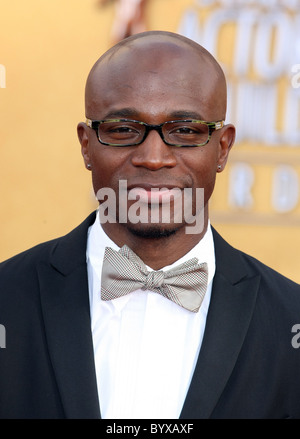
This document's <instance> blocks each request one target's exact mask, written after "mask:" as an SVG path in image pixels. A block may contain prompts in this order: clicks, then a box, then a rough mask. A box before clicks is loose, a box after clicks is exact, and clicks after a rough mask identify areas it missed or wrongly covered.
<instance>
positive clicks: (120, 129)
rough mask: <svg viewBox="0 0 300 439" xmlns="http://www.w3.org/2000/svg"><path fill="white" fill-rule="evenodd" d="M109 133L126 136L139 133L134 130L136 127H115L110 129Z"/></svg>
mask: <svg viewBox="0 0 300 439" xmlns="http://www.w3.org/2000/svg"><path fill="white" fill-rule="evenodd" d="M109 132H111V133H120V134H122V133H124V134H131V133H133V134H136V133H138V131H137V130H136V129H135V128H134V127H130V126H126V125H121V126H114V127H111V128H110V129H109Z"/></svg>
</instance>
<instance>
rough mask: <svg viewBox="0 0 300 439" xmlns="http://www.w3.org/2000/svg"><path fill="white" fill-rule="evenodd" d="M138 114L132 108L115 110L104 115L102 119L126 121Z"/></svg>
mask: <svg viewBox="0 0 300 439" xmlns="http://www.w3.org/2000/svg"><path fill="white" fill-rule="evenodd" d="M137 114H138V111H137V110H135V109H134V108H120V109H118V110H117V109H116V110H112V111H110V112H109V113H107V114H106V115H105V117H104V118H103V119H123V118H124V119H128V118H131V119H132V118H134V117H136V116H137Z"/></svg>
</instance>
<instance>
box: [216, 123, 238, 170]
mask: <svg viewBox="0 0 300 439" xmlns="http://www.w3.org/2000/svg"><path fill="white" fill-rule="evenodd" d="M234 141H235V127H234V125H232V124H227V125H225V126H224V127H223V128H222V133H221V136H220V140H219V145H220V149H219V157H218V163H217V165H218V172H221V171H223V169H224V168H225V166H226V163H227V159H228V156H229V152H230V150H231V148H232V146H233V144H234Z"/></svg>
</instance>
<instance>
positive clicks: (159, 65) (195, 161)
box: [79, 43, 225, 236]
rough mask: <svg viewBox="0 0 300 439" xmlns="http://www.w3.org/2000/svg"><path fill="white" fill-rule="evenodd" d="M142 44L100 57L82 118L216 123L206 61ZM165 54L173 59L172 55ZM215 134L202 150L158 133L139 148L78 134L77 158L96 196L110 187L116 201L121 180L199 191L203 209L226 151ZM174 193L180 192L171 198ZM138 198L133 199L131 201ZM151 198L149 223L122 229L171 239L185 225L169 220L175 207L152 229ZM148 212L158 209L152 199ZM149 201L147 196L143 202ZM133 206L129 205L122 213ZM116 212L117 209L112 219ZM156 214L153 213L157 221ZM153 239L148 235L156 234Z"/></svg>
mask: <svg viewBox="0 0 300 439" xmlns="http://www.w3.org/2000/svg"><path fill="white" fill-rule="evenodd" d="M142 46H143V43H141V44H140V46H139V48H138V49H135V48H131V50H130V51H129V50H128V49H127V48H126V47H123V48H121V49H119V51H118V52H117V53H116V54H114V55H113V57H112V58H110V59H107V58H106V59H104V61H103V62H102V64H101V66H99V67H98V71H97V73H96V74H95V75H94V76H95V77H94V79H93V82H94V83H93V85H92V87H91V90H92V91H93V92H92V93H91V96H90V98H89V103H88V105H87V117H88V118H90V119H93V120H101V119H112V118H113V119H115V118H126V119H134V120H137V121H143V122H146V123H148V124H161V123H163V122H166V121H170V120H174V119H175V120H176V119H199V120H206V121H217V120H220V119H222V117H223V116H224V114H222V111H223V110H222V108H221V107H220V105H219V104H218V103H217V95H218V90H216V89H215V84H216V79H215V78H214V77H213V76H212V75H211V74H210V73H209V66H208V64H207V63H206V62H203V65H202V64H201V58H200V57H199V55H198V54H197V52H195V51H194V50H193V49H191V48H187V46H184V49H183V48H181V47H178V46H176V45H174V44H172V43H169V44H168V45H164V46H163V48H161V47H159V48H158V47H156V46H153V45H151V44H150V45H148V44H147V43H144V47H142ZM170 53H171V54H172V56H171V57H170V56H169V55H170ZM221 132H222V130H220V131H217V132H214V133H213V135H212V138H211V140H210V141H209V143H208V144H206V145H205V146H200V147H182V148H178V147H175V146H168V145H166V144H165V143H164V142H163V141H162V139H161V138H160V136H159V134H158V133H157V132H156V131H150V133H149V134H148V137H147V138H146V139H145V141H144V142H143V143H142V144H140V145H137V146H126V147H117V146H107V145H103V144H101V143H99V141H98V139H97V135H96V133H95V131H93V130H92V129H90V128H86V129H85V130H84V131H83V128H82V126H81V128H79V137H80V139H81V144H82V150H83V156H84V158H85V161H86V163H90V164H91V166H92V180H93V186H94V191H95V193H96V194H97V192H98V191H99V189H101V188H112V189H113V190H114V191H115V193H116V194H117V200H118V201H119V202H120V203H122V202H123V201H124V199H123V198H124V194H123V195H122V196H120V200H119V182H120V180H123V181H126V183H127V188H128V190H132V189H137V188H142V189H143V190H144V193H145V191H146V192H148V193H149V192H151V191H152V192H153V189H155V190H156V191H157V190H160V189H161V188H167V189H174V188H176V190H177V191H178V190H180V191H181V193H183V192H184V190H185V189H187V188H191V189H192V193H193V197H194V209H195V193H196V188H203V189H204V204H205V207H204V211H205V215H207V203H208V200H209V198H210V196H211V194H212V192H213V188H214V185H215V178H216V170H217V166H218V164H220V163H221V161H222V155H224V154H225V153H224V151H223V149H224V148H223V149H222V147H221V145H220V141H219V139H220V133H221ZM177 193H178V192H177ZM137 199H138V198H137ZM150 201H151V198H150V197H149V199H148V208H149V210H148V211H149V216H148V224H145V223H137V224H134V223H132V222H131V221H130V215H128V217H129V220H128V222H127V224H122V227H127V228H128V229H129V230H131V231H132V232H134V233H136V234H139V233H141V234H146V235H147V233H149V234H150V236H151V234H153V233H154V235H155V233H158V234H159V233H167V234H168V233H173V232H174V231H175V230H177V229H178V228H179V229H180V228H181V227H183V226H185V223H184V214H183V215H181V216H182V223H177V220H176V222H175V220H174V212H173V210H174V209H173V207H174V206H173V203H172V202H171V204H170V207H171V217H170V221H169V222H168V223H163V222H162V220H161V219H160V221H159V222H158V223H157V222H156V223H155V224H153V223H151V212H152V214H153V212H154V211H153V210H152V211H151V209H150ZM154 201H155V203H154V204H153V203H152V205H151V207H152V209H153V208H154V210H155V209H158V210H161V209H162V204H161V203H160V199H159V198H158V199H157V198H156V199H155V200H154ZM144 202H145V203H147V197H146V199H144ZM133 203H136V201H128V202H127V210H129V209H130V207H131V206H132V204H133ZM118 213H119V209H118V208H117V218H118ZM156 214H157V212H156V213H155V215H156ZM154 235H153V236H154Z"/></svg>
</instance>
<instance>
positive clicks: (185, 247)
mask: <svg viewBox="0 0 300 439" xmlns="http://www.w3.org/2000/svg"><path fill="white" fill-rule="evenodd" d="M207 225H208V218H205V221H204V227H203V229H202V231H201V232H199V233H197V234H196V233H195V234H187V233H186V231H185V226H182V227H180V228H178V229H177V230H176V231H175V232H174V233H173V234H171V235H170V236H161V237H155V238H153V237H145V236H141V234H137V233H134V232H133V231H130V229H129V228H128V227H127V225H126V224H124V225H123V224H122V225H120V224H109V223H106V224H102V227H103V230H104V231H105V233H106V234H107V235H108V236H109V237H110V239H112V241H114V242H115V243H116V244H117V245H118V246H119V247H122V246H123V245H125V244H126V245H127V246H128V247H130V248H131V250H133V251H134V252H135V253H136V254H137V255H138V256H139V257H140V258H141V259H142V260H143V262H144V263H145V264H146V265H148V266H149V267H151V268H152V269H153V270H159V269H161V268H162V267H165V266H167V265H171V264H173V263H174V262H176V261H177V260H179V259H180V258H181V257H182V256H184V255H185V254H186V253H188V252H189V251H190V250H191V249H192V248H193V247H194V246H195V245H197V244H198V242H199V241H200V240H201V239H202V238H203V236H204V235H205V232H206V230H207Z"/></svg>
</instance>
